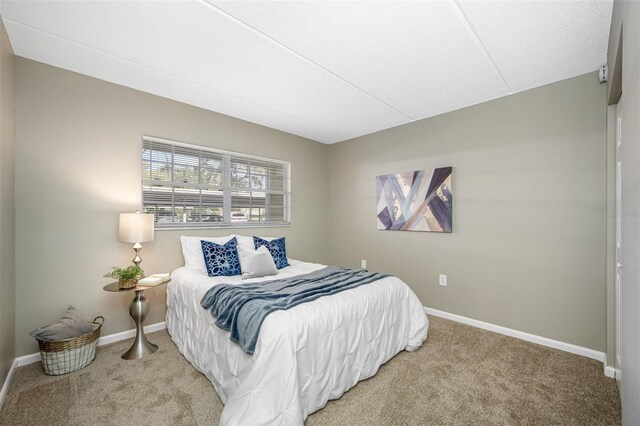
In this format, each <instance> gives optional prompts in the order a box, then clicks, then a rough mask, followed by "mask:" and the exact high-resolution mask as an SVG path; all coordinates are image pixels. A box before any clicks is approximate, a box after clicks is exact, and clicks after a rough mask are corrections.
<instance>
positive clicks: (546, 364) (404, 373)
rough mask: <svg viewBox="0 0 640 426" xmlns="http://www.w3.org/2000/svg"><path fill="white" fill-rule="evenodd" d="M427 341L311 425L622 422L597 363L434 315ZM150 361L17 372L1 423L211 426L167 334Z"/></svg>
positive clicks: (212, 415) (209, 401) (157, 337)
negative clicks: (54, 372) (57, 372)
mask: <svg viewBox="0 0 640 426" xmlns="http://www.w3.org/2000/svg"><path fill="white" fill-rule="evenodd" d="M430 321H431V327H430V330H429V338H428V339H427V342H426V343H425V344H424V345H423V347H422V348H421V349H419V350H418V351H416V352H412V353H409V352H401V353H400V354H398V356H396V357H395V358H393V359H392V360H391V361H389V362H388V363H387V364H385V365H384V366H382V367H381V368H380V371H379V372H378V374H377V375H376V376H374V377H373V378H371V379H369V380H366V381H363V382H360V383H359V384H358V385H356V386H355V387H354V388H353V389H351V390H350V391H348V392H347V393H345V394H344V395H343V396H342V398H340V399H339V400H335V401H330V402H329V403H328V404H327V406H326V407H325V408H324V409H322V410H320V411H318V412H316V413H315V414H313V415H311V416H310V417H309V418H308V419H307V424H308V425H343V424H349V425H426V424H433V425H464V424H476V425H484V424H497V425H588V424H594V425H595V424H597V425H604V424H611V425H615V424H620V397H619V394H618V389H617V386H616V382H615V380H613V379H609V378H606V377H605V376H604V374H603V368H602V364H601V363H599V362H597V361H594V360H590V359H587V358H583V357H580V356H576V355H571V354H567V353H564V352H560V351H557V350H554V349H549V348H545V347H542V346H538V345H535V344H531V343H527V342H524V341H521V340H517V339H514V338H510V337H506V336H502V335H500V334H495V333H491V332H488V331H483V330H479V329H476V328H472V327H468V326H465V325H462V324H457V323H454V322H450V321H447V320H443V319H440V318H435V317H430ZM149 339H150V340H151V341H153V342H155V343H157V344H158V345H159V346H160V349H159V350H158V351H157V352H156V353H155V354H153V355H151V356H148V357H146V358H143V359H141V360H138V361H123V360H121V359H120V354H121V353H122V352H123V351H124V350H125V349H126V348H127V347H128V346H129V345H130V343H131V341H126V342H118V343H115V344H112V345H109V346H103V347H101V348H99V351H98V355H97V358H96V360H95V361H94V362H93V364H91V365H90V366H88V367H87V368H85V369H83V370H80V371H78V372H75V373H72V374H68V375H65V376H58V377H51V376H46V375H45V374H44V373H42V371H41V367H40V364H39V363H38V364H32V365H28V366H25V367H22V368H20V369H18V371H17V372H16V375H15V377H14V380H13V383H12V385H11V388H10V390H9V394H8V396H7V399H6V401H5V404H4V407H3V408H2V411H1V412H0V422H1V423H2V424H7V425H35V424H48V425H88V424H110V425H151V424H154V425H199V424H217V423H218V419H219V416H220V412H221V410H222V407H223V406H222V403H221V402H220V399H219V398H218V396H217V394H216V393H215V391H214V390H213V387H212V386H211V384H210V383H209V381H208V380H207V379H206V378H205V377H204V376H203V375H202V374H200V373H198V372H197V371H196V370H195V369H194V368H193V367H191V365H190V364H189V363H188V362H187V361H185V359H184V358H183V357H182V356H181V355H180V353H179V352H178V350H177V349H176V347H175V346H174V345H173V343H172V342H171V339H170V337H169V336H168V335H167V333H166V331H161V332H157V333H153V334H150V335H149Z"/></svg>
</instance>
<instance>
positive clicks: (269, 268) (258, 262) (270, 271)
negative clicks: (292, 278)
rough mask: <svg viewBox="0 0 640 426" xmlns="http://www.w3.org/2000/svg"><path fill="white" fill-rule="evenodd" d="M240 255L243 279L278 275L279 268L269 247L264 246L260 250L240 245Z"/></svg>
mask: <svg viewBox="0 0 640 426" xmlns="http://www.w3.org/2000/svg"><path fill="white" fill-rule="evenodd" d="M238 256H239V258H240V270H241V271H242V279H243V280H244V279H247V278H258V277H266V276H269V275H276V274H277V273H278V269H277V268H276V264H275V263H274V262H273V257H271V253H269V249H267V248H266V247H264V246H262V247H260V248H258V250H253V249H251V248H248V247H245V246H242V245H238Z"/></svg>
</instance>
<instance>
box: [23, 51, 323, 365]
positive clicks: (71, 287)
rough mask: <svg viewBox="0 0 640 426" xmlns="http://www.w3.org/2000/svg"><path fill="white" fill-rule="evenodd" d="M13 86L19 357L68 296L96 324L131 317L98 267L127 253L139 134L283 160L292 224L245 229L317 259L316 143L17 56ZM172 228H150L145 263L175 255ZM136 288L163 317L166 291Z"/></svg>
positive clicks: (155, 318) (126, 322)
mask: <svg viewBox="0 0 640 426" xmlns="http://www.w3.org/2000/svg"><path fill="white" fill-rule="evenodd" d="M16 88H17V104H16V106H17V117H16V148H17V151H16V194H17V198H16V209H17V220H16V222H17V223H16V226H17V235H18V236H19V238H18V241H17V244H16V251H17V262H16V263H17V267H16V273H17V282H18V286H17V306H18V307H19V309H18V310H17V314H16V317H17V318H16V319H17V327H16V333H17V335H16V340H17V353H18V355H24V354H28V353H32V352H35V351H36V350H37V346H36V344H35V341H34V340H33V339H32V338H31V337H30V336H29V335H28V332H29V331H31V330H32V329H34V328H35V327H37V326H40V325H43V324H46V323H48V322H51V321H54V320H56V319H57V318H58V317H59V315H60V314H61V313H62V312H63V310H64V309H65V307H66V306H67V305H69V304H72V305H74V306H76V307H77V308H78V309H80V310H81V311H82V312H83V313H84V314H85V315H87V316H94V315H103V316H104V317H105V318H106V324H105V327H104V328H103V333H104V334H111V333H115V332H119V331H123V330H127V329H130V328H132V327H133V321H132V320H131V318H130V317H129V314H128V311H127V309H128V305H129V303H130V301H131V295H126V294H125V295H119V294H112V293H106V292H104V291H103V290H102V286H103V285H105V284H106V283H108V280H106V279H103V278H101V277H102V275H103V274H104V273H105V272H107V271H108V270H109V268H110V266H112V265H126V264H127V263H129V262H130V261H131V259H132V258H133V250H132V248H131V246H130V245H128V244H123V243H119V242H118V241H117V222H118V213H119V212H124V211H133V210H135V209H137V208H139V206H140V146H141V136H142V135H143V134H148V135H153V136H158V137H163V138H169V139H175V140H181V141H185V142H190V143H194V144H200V145H207V146H212V147H216V148H222V149H227V150H232V151H237V152H245V153H251V154H254V155H260V156H267V157H272V158H277V159H282V160H289V161H291V168H292V200H293V205H292V225H291V227H282V228H273V229H257V230H255V233H256V234H259V235H284V236H286V237H287V250H288V254H289V255H290V256H291V257H293V258H297V259H302V260H307V261H324V260H325V256H324V254H325V246H326V241H325V235H326V224H327V221H326V217H327V214H326V205H327V202H328V182H327V178H326V173H327V147H326V145H323V144H320V143H317V142H312V141H309V140H306V139H303V138H300V137H297V136H293V135H290V134H286V133H283V132H279V131H276V130H272V129H268V128H265V127H262V126H258V125H254V124H251V123H248V122H245V121H242V120H238V119H235V118H231V117H227V116H224V115H220V114H216V113H213V112H210V111H205V110H202V109H198V108H195V107H191V106H187V105H184V104H181V103H178V102H174V101H170V100H167V99H163V98H159V97H157V96H153V95H149V94H145V93H142V92H138V91H135V90H131V89H128V88H125V87H122V86H117V85H114V84H111V83H107V82H104V81H100V80H97V79H94V78H89V77H86V76H82V75H79V74H75V73H72V72H68V71H64V70H61V69H59V68H54V67H51V66H47V65H44V64H40V63H37V62H33V61H30V60H26V59H21V58H18V59H17V60H16ZM245 231H246V232H245V233H247V234H249V235H251V234H252V233H253V232H254V231H253V230H245ZM184 233H185V234H189V235H199V234H202V235H205V234H206V235H224V234H228V233H231V231H229V230H224V231H212V230H208V231H185V232H184ZM238 233H240V232H238ZM181 234H182V232H179V231H157V232H156V240H155V242H153V243H148V244H144V248H143V250H142V258H143V259H144V261H143V263H142V266H143V267H144V269H145V271H147V273H150V272H169V271H171V270H172V269H174V268H175V267H177V266H180V265H181V264H182V255H181V251H180V243H179V236H180V235H181ZM146 295H147V297H148V298H149V299H150V301H151V303H152V305H151V312H150V314H149V317H148V319H147V324H152V323H156V322H159V321H164V315H165V308H164V303H165V289H164V288H157V289H153V290H151V291H147V292H146Z"/></svg>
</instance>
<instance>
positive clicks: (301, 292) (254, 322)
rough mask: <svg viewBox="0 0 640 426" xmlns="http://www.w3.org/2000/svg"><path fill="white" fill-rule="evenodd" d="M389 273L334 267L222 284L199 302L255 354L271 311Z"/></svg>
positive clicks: (240, 342) (232, 338)
mask: <svg viewBox="0 0 640 426" xmlns="http://www.w3.org/2000/svg"><path fill="white" fill-rule="evenodd" d="M387 276H388V275H386V274H380V273H375V272H368V271H366V270H364V269H360V270H354V269H345V268H338V267H334V266H330V267H326V268H323V269H320V270H319V271H315V272H311V273H310V274H306V275H299V276H296V277H292V278H283V279H280V280H274V281H268V282H260V283H250V284H249V283H247V284H238V285H233V284H219V285H216V286H214V287H212V288H210V289H209V291H207V293H206V294H205V295H204V297H203V298H202V301H201V302H200V304H201V305H202V307H203V308H205V309H207V310H208V311H209V312H211V315H213V317H214V318H215V319H216V325H217V326H218V327H220V328H222V329H223V330H226V331H229V332H230V336H229V338H230V339H231V340H232V341H233V342H235V343H237V344H238V345H240V347H241V348H242V350H243V351H245V352H246V353H248V354H249V355H253V351H254V350H255V348H256V342H257V341H258V334H259V333H260V327H261V326H262V322H263V321H264V319H265V318H266V317H267V315H269V314H270V313H271V312H274V311H279V310H283V309H290V308H293V307H294V306H297V305H299V304H301V303H305V302H311V301H312V300H316V299H317V298H319V297H322V296H329V295H331V294H336V293H339V292H341V291H344V290H348V289H351V288H355V287H359V286H361V285H363V284H369V283H372V282H374V281H377V280H379V279H381V278H385V277H387Z"/></svg>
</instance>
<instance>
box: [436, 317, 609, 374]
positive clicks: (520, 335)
mask: <svg viewBox="0 0 640 426" xmlns="http://www.w3.org/2000/svg"><path fill="white" fill-rule="evenodd" d="M424 311H425V312H426V313H427V314H429V315H434V316H436V317H442V318H445V319H448V320H451V321H456V322H460V323H463V324H467V325H470V326H473V327H477V328H482V329H484V330H489V331H493V332H495V333H499V334H504V335H505V336H511V337H515V338H516V339H521V340H526V341H527V342H532V343H537V344H539V345H542V346H547V347H549V348H554V349H559V350H561V351H565V352H569V353H572V354H576V355H581V356H585V357H587V358H591V359H595V360H598V361H600V362H602V363H603V364H604V365H605V374H607V368H612V367H607V366H606V358H607V356H606V354H605V353H604V352H600V351H596V350H594V349H589V348H584V347H582V346H577V345H573V344H571V343H565V342H561V341H559V340H553V339H549V338H547V337H542V336H537V335H535V334H530V333H525V332H524V331H518V330H514V329H512V328H507V327H502V326H500V325H495V324H491V323H488V322H484V321H478V320H475V319H472V318H467V317H463V316H461V315H456V314H450V313H449V312H444V311H439V310H437V309H432V308H427V307H426V306H425V308H424ZM607 377H612V376H607Z"/></svg>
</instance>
